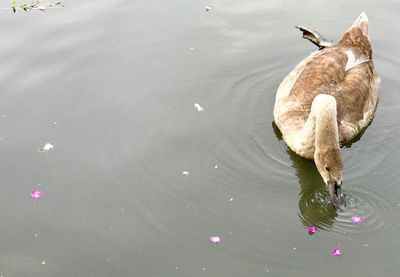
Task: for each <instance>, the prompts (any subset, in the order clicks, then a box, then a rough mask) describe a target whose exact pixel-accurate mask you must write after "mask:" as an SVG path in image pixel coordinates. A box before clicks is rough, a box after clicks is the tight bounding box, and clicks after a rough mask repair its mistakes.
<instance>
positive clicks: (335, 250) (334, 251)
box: [332, 247, 342, 257]
mask: <svg viewBox="0 0 400 277" xmlns="http://www.w3.org/2000/svg"><path fill="white" fill-rule="evenodd" d="M341 255H342V252H341V250H340V248H339V247H335V248H333V249H332V256H335V257H340V256H341Z"/></svg>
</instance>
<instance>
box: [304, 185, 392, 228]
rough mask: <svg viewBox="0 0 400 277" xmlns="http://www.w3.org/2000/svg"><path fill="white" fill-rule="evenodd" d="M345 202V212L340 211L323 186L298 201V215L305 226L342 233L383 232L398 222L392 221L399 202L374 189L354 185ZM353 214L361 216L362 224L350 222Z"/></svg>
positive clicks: (345, 193)
mask: <svg viewBox="0 0 400 277" xmlns="http://www.w3.org/2000/svg"><path fill="white" fill-rule="evenodd" d="M344 201H345V208H344V211H342V212H339V213H337V212H336V211H335V209H333V207H332V204H331V203H330V200H329V195H328V193H327V192H326V191H325V190H324V189H321V190H315V191H313V192H309V193H303V194H302V196H301V199H300V201H299V210H300V214H299V217H300V219H301V221H302V222H303V224H304V225H305V226H311V225H316V226H318V227H319V228H320V229H322V230H329V231H333V232H335V233H342V234H347V233H358V232H360V231H368V232H374V231H378V230H379V231H382V229H389V228H393V227H395V226H396V225H397V224H398V223H397V222H396V221H394V220H393V214H394V213H395V211H394V209H395V208H397V207H396V205H395V204H394V203H393V204H392V203H390V201H389V200H388V199H385V198H384V197H383V196H382V195H381V194H379V193H378V192H376V191H374V190H369V189H366V188H361V189H360V188H355V189H353V190H351V191H344ZM354 215H356V216H360V217H361V218H362V224H355V223H353V222H352V221H351V217H352V216H354Z"/></svg>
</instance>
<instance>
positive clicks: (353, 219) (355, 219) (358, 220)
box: [351, 215, 363, 224]
mask: <svg viewBox="0 0 400 277" xmlns="http://www.w3.org/2000/svg"><path fill="white" fill-rule="evenodd" d="M351 222H353V223H356V224H361V223H362V222H363V219H362V217H361V216H358V215H353V216H352V217H351Z"/></svg>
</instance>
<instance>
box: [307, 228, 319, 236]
mask: <svg viewBox="0 0 400 277" xmlns="http://www.w3.org/2000/svg"><path fill="white" fill-rule="evenodd" d="M307 231H308V233H309V234H310V235H314V233H315V231H317V226H310V227H308V228H307Z"/></svg>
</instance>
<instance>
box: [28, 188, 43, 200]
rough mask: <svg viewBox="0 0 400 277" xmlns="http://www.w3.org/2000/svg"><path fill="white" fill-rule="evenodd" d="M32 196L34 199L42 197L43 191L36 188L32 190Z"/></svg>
mask: <svg viewBox="0 0 400 277" xmlns="http://www.w3.org/2000/svg"><path fill="white" fill-rule="evenodd" d="M31 197H32V198H33V199H40V198H41V197H42V192H41V191H40V190H34V191H32V192H31Z"/></svg>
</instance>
